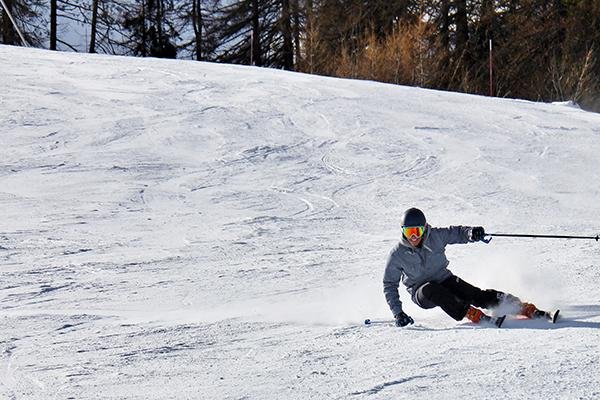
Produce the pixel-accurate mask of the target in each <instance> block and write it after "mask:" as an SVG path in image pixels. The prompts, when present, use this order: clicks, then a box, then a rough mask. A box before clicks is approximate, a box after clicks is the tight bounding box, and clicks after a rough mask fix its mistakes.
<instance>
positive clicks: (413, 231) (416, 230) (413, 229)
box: [402, 226, 425, 238]
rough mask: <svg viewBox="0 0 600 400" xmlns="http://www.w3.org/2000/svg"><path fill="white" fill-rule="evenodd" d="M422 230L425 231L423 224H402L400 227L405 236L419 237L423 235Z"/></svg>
mask: <svg viewBox="0 0 600 400" xmlns="http://www.w3.org/2000/svg"><path fill="white" fill-rule="evenodd" d="M423 232H425V227H424V226H403V227H402V233H404V236H406V237H407V238H409V237H411V236H416V237H421V236H423Z"/></svg>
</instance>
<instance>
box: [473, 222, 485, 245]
mask: <svg viewBox="0 0 600 400" xmlns="http://www.w3.org/2000/svg"><path fill="white" fill-rule="evenodd" d="M484 237H485V229H483V226H475V227H473V229H471V240H472V241H474V242H478V241H480V240H483V238H484Z"/></svg>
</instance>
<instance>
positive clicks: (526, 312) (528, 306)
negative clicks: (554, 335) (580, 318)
mask: <svg viewBox="0 0 600 400" xmlns="http://www.w3.org/2000/svg"><path fill="white" fill-rule="evenodd" d="M559 312H560V310H556V311H554V312H548V311H543V310H540V309H538V308H537V307H536V306H535V305H534V304H532V303H522V304H521V311H520V312H519V314H521V315H523V316H525V317H527V318H529V319H547V320H548V321H551V322H552V323H555V322H556V320H557V319H558V313H559Z"/></svg>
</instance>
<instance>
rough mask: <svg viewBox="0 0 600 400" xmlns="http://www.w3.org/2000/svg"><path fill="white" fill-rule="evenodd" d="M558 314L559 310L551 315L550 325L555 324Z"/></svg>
mask: <svg viewBox="0 0 600 400" xmlns="http://www.w3.org/2000/svg"><path fill="white" fill-rule="evenodd" d="M558 314H560V310H556V311H554V314H552V323H553V324H555V323H556V321H558Z"/></svg>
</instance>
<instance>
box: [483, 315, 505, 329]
mask: <svg viewBox="0 0 600 400" xmlns="http://www.w3.org/2000/svg"><path fill="white" fill-rule="evenodd" d="M505 319H506V315H501V316H499V317H489V316H487V315H483V316H482V317H481V321H483V322H489V323H490V324H493V325H495V326H496V327H497V328H501V327H502V323H504V320H505Z"/></svg>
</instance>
